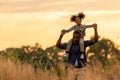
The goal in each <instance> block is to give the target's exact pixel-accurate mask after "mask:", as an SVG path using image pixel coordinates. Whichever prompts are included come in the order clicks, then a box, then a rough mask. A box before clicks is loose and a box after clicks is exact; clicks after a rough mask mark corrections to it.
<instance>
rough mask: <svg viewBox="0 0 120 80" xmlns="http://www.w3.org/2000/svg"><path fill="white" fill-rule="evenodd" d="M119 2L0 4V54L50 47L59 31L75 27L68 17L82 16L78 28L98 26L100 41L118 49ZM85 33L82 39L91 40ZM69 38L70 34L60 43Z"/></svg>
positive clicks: (12, 0)
mask: <svg viewBox="0 0 120 80" xmlns="http://www.w3.org/2000/svg"><path fill="white" fill-rule="evenodd" d="M119 3H120V0H114V1H113V0H0V8H1V9H0V50H3V49H6V48H8V47H21V46H23V45H31V46H33V45H34V44H35V43H36V42H38V43H39V44H40V45H41V46H42V48H43V49H45V48H47V47H50V46H53V45H55V44H56V41H57V39H58V37H59V35H60V31H61V30H62V29H68V28H70V27H71V26H73V25H75V23H73V22H70V17H71V16H72V15H74V14H78V13H79V12H83V13H84V14H85V15H86V17H85V19H84V20H83V22H82V24H93V23H97V24H98V33H99V35H100V36H101V37H104V38H109V39H111V40H112V41H114V42H115V43H116V44H117V45H120V32H119V30H120V23H119V21H120V5H119ZM93 33H94V32H93V29H92V28H90V29H87V30H86V36H85V39H89V38H90V37H91V36H93ZM71 38H72V32H70V33H68V34H66V35H65V36H64V37H63V42H67V41H68V40H69V39H71Z"/></svg>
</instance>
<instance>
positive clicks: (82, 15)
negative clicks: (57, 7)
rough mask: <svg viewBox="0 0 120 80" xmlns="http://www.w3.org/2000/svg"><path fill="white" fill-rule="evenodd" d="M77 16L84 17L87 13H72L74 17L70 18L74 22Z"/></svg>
mask: <svg viewBox="0 0 120 80" xmlns="http://www.w3.org/2000/svg"><path fill="white" fill-rule="evenodd" d="M76 17H79V18H80V19H84V18H85V14H84V13H82V12H81V13H79V14H78V15H77V16H76V15H72V17H71V18H70V20H71V21H72V22H75V18H76Z"/></svg>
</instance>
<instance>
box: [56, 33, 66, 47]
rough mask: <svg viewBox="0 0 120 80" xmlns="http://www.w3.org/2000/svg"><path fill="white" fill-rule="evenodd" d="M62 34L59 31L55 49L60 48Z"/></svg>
mask: <svg viewBox="0 0 120 80" xmlns="http://www.w3.org/2000/svg"><path fill="white" fill-rule="evenodd" d="M64 34H65V33H64V32H62V31H61V34H60V36H59V39H58V40H57V43H56V47H59V46H60V44H61V40H62V37H63V35H64Z"/></svg>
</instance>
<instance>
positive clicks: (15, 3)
mask: <svg viewBox="0 0 120 80" xmlns="http://www.w3.org/2000/svg"><path fill="white" fill-rule="evenodd" d="M119 3H120V1H119V0H114V1H113V0H105V1H103V0H92V1H91V0H69V1H65V0H2V1H0V7H1V9H0V13H13V12H18V13H19V12H56V11H68V12H71V11H86V10H119V9H120V5H119ZM111 6H112V7H111Z"/></svg>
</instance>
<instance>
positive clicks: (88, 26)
mask: <svg viewBox="0 0 120 80" xmlns="http://www.w3.org/2000/svg"><path fill="white" fill-rule="evenodd" d="M96 25H97V24H96V23H94V24H92V25H85V28H91V27H94V26H96Z"/></svg>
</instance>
